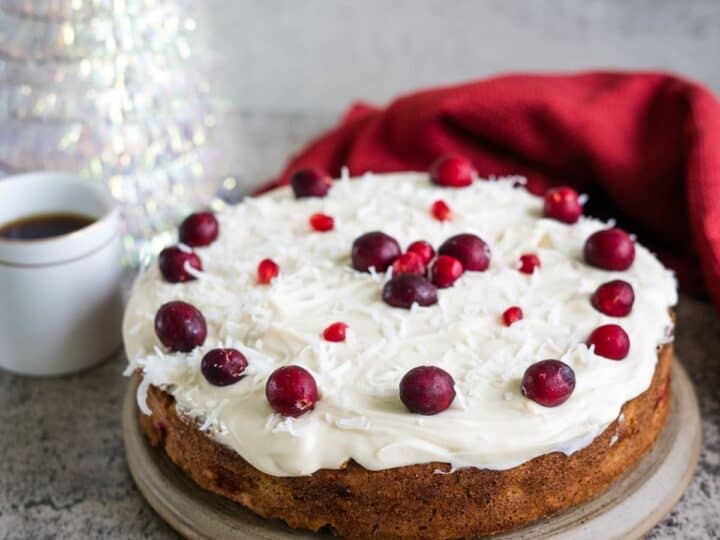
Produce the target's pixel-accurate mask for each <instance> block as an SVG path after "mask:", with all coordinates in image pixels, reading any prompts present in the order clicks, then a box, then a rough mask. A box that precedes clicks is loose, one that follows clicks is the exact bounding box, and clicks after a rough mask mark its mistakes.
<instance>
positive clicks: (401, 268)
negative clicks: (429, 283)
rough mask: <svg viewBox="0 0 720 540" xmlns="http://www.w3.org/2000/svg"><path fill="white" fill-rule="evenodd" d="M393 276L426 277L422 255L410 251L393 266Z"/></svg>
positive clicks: (396, 260) (401, 256)
mask: <svg viewBox="0 0 720 540" xmlns="http://www.w3.org/2000/svg"><path fill="white" fill-rule="evenodd" d="M392 268H393V276H399V275H400V274H418V275H420V276H423V275H425V271H426V270H427V269H426V268H425V263H423V262H422V259H421V258H420V255H417V254H416V253H413V252H411V251H408V252H407V253H403V254H402V255H400V256H399V257H398V258H397V259H395V262H394V263H393V264H392Z"/></svg>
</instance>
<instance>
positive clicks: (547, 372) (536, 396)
mask: <svg viewBox="0 0 720 540" xmlns="http://www.w3.org/2000/svg"><path fill="white" fill-rule="evenodd" d="M520 389H521V390H522V393H523V396H525V397H526V398H529V399H532V400H533V401H534V402H536V403H539V404H540V405H543V406H544V407H557V406H558V405H562V404H563V403H565V402H566V401H567V399H568V398H569V397H570V394H572V393H573V390H575V372H574V371H573V370H572V368H571V367H570V366H568V365H567V364H565V363H564V362H561V361H560V360H542V361H540V362H536V363H534V364H533V365H531V366H530V367H529V368H527V369H526V370H525V374H524V375H523V379H522V386H521V387H520Z"/></svg>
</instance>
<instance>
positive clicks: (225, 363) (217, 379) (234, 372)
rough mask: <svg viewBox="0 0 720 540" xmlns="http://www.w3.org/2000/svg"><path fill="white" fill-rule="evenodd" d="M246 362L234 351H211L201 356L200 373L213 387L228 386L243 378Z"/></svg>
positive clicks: (241, 355)
mask: <svg viewBox="0 0 720 540" xmlns="http://www.w3.org/2000/svg"><path fill="white" fill-rule="evenodd" d="M247 365H248V362H247V358H245V355H244V354H243V353H241V352H240V351H238V350H236V349H213V350H212V351H209V352H208V353H207V354H206V355H205V356H203V359H202V361H201V362H200V371H201V372H202V374H203V375H204V376H205V379H207V382H209V383H210V384H212V385H213V386H228V385H230V384H233V383H236V382H238V381H239V380H240V379H242V378H243V377H244V376H245V368H246V367H247Z"/></svg>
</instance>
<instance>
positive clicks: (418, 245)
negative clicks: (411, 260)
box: [407, 240, 435, 266]
mask: <svg viewBox="0 0 720 540" xmlns="http://www.w3.org/2000/svg"><path fill="white" fill-rule="evenodd" d="M407 250H408V251H409V252H411V253H415V254H416V255H419V256H420V258H421V259H422V262H423V264H425V266H427V265H428V264H430V261H432V260H433V257H434V256H435V249H433V247H432V245H431V244H430V242H426V241H425V240H417V241H415V242H413V243H412V244H410V245H409V246H408V248H407Z"/></svg>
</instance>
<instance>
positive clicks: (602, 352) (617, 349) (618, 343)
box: [587, 324, 630, 360]
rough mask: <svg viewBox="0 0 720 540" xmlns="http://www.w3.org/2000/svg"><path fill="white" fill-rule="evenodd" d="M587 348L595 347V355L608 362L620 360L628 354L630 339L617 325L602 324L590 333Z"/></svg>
mask: <svg viewBox="0 0 720 540" xmlns="http://www.w3.org/2000/svg"><path fill="white" fill-rule="evenodd" d="M587 344H588V347H590V346H591V345H592V346H594V347H595V354H597V355H598V356H604V357H605V358H609V359H610V360H622V359H623V358H625V357H626V356H627V355H628V352H630V337H629V336H628V335H627V332H625V330H623V329H622V327H620V326H618V325H617V324H604V325H603V326H598V327H597V328H596V329H595V330H593V331H592V334H590V337H589V338H588V341H587Z"/></svg>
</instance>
